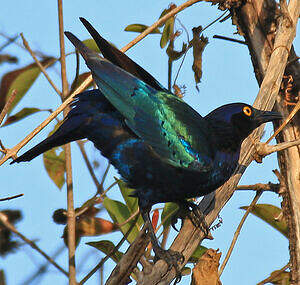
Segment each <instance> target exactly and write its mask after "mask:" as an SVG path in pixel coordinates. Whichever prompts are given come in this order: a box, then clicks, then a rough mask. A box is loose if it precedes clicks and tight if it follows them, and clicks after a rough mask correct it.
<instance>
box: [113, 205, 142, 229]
mask: <svg viewBox="0 0 300 285" xmlns="http://www.w3.org/2000/svg"><path fill="white" fill-rule="evenodd" d="M139 213H140V209H137V210H136V211H135V212H134V213H133V214H132V215H131V216H130V217H129V218H128V219H127V220H125V221H124V222H123V223H121V224H117V226H118V227H120V228H121V227H123V226H124V225H126V224H127V223H129V222H130V221H131V220H132V219H134V218H135V217H136V216H137V215H139Z"/></svg>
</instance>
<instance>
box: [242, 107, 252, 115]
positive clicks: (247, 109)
mask: <svg viewBox="0 0 300 285" xmlns="http://www.w3.org/2000/svg"><path fill="white" fill-rule="evenodd" d="M243 112H244V114H245V115H246V116H248V117H250V116H251V115H252V110H251V108H250V107H248V106H246V107H244V108H243Z"/></svg>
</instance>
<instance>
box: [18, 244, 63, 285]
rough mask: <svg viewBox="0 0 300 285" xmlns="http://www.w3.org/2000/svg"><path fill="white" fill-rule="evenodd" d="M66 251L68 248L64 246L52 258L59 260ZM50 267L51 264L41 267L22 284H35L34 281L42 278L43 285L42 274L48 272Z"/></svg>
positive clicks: (46, 263) (47, 263)
mask: <svg viewBox="0 0 300 285" xmlns="http://www.w3.org/2000/svg"><path fill="white" fill-rule="evenodd" d="M65 249H66V246H65V245H64V244H63V245H62V246H61V247H60V248H58V249H57V250H56V252H55V253H54V254H53V255H52V258H53V259H54V258H57V257H58V256H59V255H60V254H61V253H62V252H63V251H64V250H65ZM48 266H49V262H45V263H44V264H43V265H41V266H40V267H39V268H38V269H37V270H36V271H35V272H34V273H33V274H32V275H31V276H30V277H28V278H26V280H25V281H23V282H22V284H23V285H30V284H33V281H34V280H35V279H36V278H37V277H40V279H39V283H40V284H41V277H42V274H44V273H46V272H47V268H48Z"/></svg>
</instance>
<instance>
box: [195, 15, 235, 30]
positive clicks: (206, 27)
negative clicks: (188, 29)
mask: <svg viewBox="0 0 300 285" xmlns="http://www.w3.org/2000/svg"><path fill="white" fill-rule="evenodd" d="M227 12H228V11H225V12H224V13H222V15H221V16H219V17H218V18H216V19H215V20H213V21H212V22H211V23H209V24H208V25H207V26H205V27H204V28H203V29H202V30H201V33H202V32H203V31H205V30H206V29H208V28H209V27H210V26H211V25H213V24H214V23H216V22H217V21H219V20H220V19H221V18H223V17H224V16H225V15H226V14H227ZM229 14H230V13H229ZM226 17H227V16H226ZM226 17H225V18H226Z"/></svg>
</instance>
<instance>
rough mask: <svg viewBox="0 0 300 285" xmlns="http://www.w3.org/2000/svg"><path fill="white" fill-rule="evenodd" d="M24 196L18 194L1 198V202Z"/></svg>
mask: <svg viewBox="0 0 300 285" xmlns="http://www.w3.org/2000/svg"><path fill="white" fill-rule="evenodd" d="M22 196H24V194H18V195H14V196H10V197H6V198H1V199H0V202H2V201H8V200H12V199H16V198H19V197H22Z"/></svg>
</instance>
